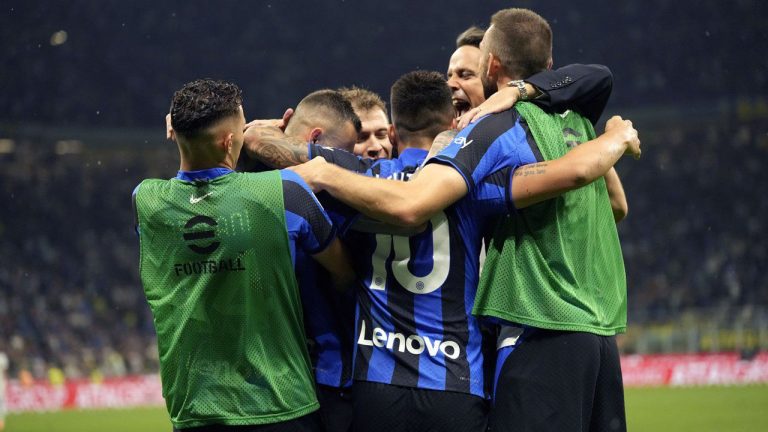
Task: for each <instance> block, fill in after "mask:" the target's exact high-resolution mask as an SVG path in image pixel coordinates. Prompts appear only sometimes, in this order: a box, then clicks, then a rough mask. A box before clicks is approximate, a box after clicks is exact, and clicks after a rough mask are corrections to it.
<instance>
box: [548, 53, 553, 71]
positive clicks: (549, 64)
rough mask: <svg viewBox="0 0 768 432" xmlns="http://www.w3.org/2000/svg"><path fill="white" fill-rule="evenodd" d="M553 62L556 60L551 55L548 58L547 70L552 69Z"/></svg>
mask: <svg viewBox="0 0 768 432" xmlns="http://www.w3.org/2000/svg"><path fill="white" fill-rule="evenodd" d="M553 64H554V62H553V61H552V56H550V57H549V59H547V70H552V65H553Z"/></svg>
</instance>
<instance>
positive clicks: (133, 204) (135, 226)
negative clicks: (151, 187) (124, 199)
mask: <svg viewBox="0 0 768 432" xmlns="http://www.w3.org/2000/svg"><path fill="white" fill-rule="evenodd" d="M139 187H141V183H139V184H138V185H136V187H135V188H133V193H131V208H132V209H133V231H134V232H135V233H136V236H138V235H139V209H138V207H136V194H137V193H139Z"/></svg>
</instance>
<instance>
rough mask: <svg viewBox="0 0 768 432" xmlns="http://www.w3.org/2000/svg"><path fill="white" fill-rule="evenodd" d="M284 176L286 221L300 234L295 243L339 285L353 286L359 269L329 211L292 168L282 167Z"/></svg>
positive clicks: (288, 226)
mask: <svg viewBox="0 0 768 432" xmlns="http://www.w3.org/2000/svg"><path fill="white" fill-rule="evenodd" d="M281 176H282V179H283V197H284V203H285V214H286V224H287V228H288V231H289V233H293V235H294V236H295V238H296V244H295V247H296V248H301V249H303V250H304V252H306V253H307V254H309V255H310V256H312V258H313V259H314V260H315V261H317V262H318V263H319V264H320V265H321V266H323V268H325V269H326V270H327V271H328V273H329V274H330V275H331V278H332V280H333V283H334V286H335V287H336V288H337V289H339V290H345V289H347V288H349V287H350V286H351V285H352V283H353V282H354V280H355V273H354V270H353V269H352V266H351V264H350V259H349V256H348V255H347V252H346V248H345V247H344V246H343V244H342V243H341V242H340V241H339V239H338V238H337V237H336V231H335V229H334V227H333V224H332V222H331V219H330V218H329V217H328V214H327V213H326V212H325V210H324V209H323V207H322V205H321V204H320V202H319V201H318V200H317V198H316V197H315V196H314V194H312V192H311V191H310V190H309V187H308V186H307V185H306V184H305V183H304V182H303V181H302V180H301V178H299V177H298V176H297V175H295V174H294V173H291V172H289V171H282V172H281Z"/></svg>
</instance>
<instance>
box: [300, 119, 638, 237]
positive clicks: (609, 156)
mask: <svg viewBox="0 0 768 432" xmlns="http://www.w3.org/2000/svg"><path fill="white" fill-rule="evenodd" d="M473 145H474V144H473ZM625 153H626V154H632V155H633V156H635V157H636V158H637V157H639V156H640V141H639V139H638V138H637V131H636V130H635V129H634V128H632V123H631V122H630V121H628V120H622V119H621V117H618V116H615V117H613V118H612V119H611V120H609V121H608V123H607V124H606V131H605V133H604V134H603V135H601V136H599V137H597V138H595V139H594V140H592V141H589V142H586V143H584V144H581V145H580V146H577V147H576V148H575V149H573V150H571V151H569V152H568V153H567V154H566V155H565V156H563V157H562V158H559V159H556V160H553V161H547V162H542V163H537V164H531V165H524V166H521V167H519V168H518V169H517V170H515V172H514V177H513V179H512V187H511V192H510V193H511V197H512V200H513V202H514V205H515V207H516V208H523V207H527V206H530V205H533V204H536V203H538V202H541V201H545V200H547V199H550V198H554V197H556V196H558V195H561V194H563V193H565V192H567V191H570V190H573V189H576V188H578V187H581V186H584V185H586V184H588V183H591V182H592V181H594V180H596V179H597V178H599V177H602V176H604V175H605V174H606V173H607V172H608V170H609V169H610V168H611V167H613V165H614V164H615V163H616V161H618V160H619V158H620V157H621V156H622V155H624V154H625ZM292 169H293V170H294V171H296V172H297V173H298V174H299V175H301V176H302V177H303V178H304V179H305V181H306V182H307V183H308V184H309V185H310V186H311V187H312V189H313V190H326V191H328V192H329V193H330V194H331V195H333V196H335V197H336V198H337V199H339V200H341V201H343V202H345V203H347V204H348V205H350V206H352V207H354V208H356V209H357V210H358V211H360V212H361V213H363V214H365V215H368V216H370V217H372V218H375V219H379V220H382V221H384V222H387V223H391V224H395V225H405V226H418V225H421V224H422V223H425V222H426V221H427V220H428V219H429V218H430V217H431V216H432V215H433V214H434V213H436V212H438V211H440V210H442V209H444V208H445V207H447V206H449V205H451V204H453V203H454V202H456V201H457V200H459V199H460V198H462V197H463V196H464V195H466V194H467V192H468V190H469V185H468V181H469V180H465V177H464V175H462V174H461V173H460V171H459V170H458V169H457V168H455V167H453V166H450V165H443V164H439V163H431V164H427V165H426V166H425V167H424V168H423V169H422V170H421V172H420V173H419V174H418V175H417V176H416V177H414V178H413V179H412V180H411V181H408V182H399V181H394V180H383V179H376V178H367V177H363V176H360V175H358V174H354V173H351V172H349V171H346V170H343V169H341V168H338V167H336V166H333V165H330V164H327V163H326V162H325V160H323V159H322V158H315V159H313V160H312V161H310V162H309V163H306V164H303V165H300V166H297V167H294V168H292Z"/></svg>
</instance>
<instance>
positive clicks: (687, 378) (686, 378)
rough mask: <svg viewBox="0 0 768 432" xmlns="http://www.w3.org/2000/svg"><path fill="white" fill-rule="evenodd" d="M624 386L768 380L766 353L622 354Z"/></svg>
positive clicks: (759, 381) (764, 381)
mask: <svg viewBox="0 0 768 432" xmlns="http://www.w3.org/2000/svg"><path fill="white" fill-rule="evenodd" d="M621 370H622V374H623V376H624V386H625V387H643V386H700V385H739V384H756V383H766V382H768V353H762V354H758V355H757V356H755V357H753V358H752V359H750V360H743V359H741V357H740V356H739V355H738V354H736V353H725V354H677V355H635V356H624V357H622V358H621Z"/></svg>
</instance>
